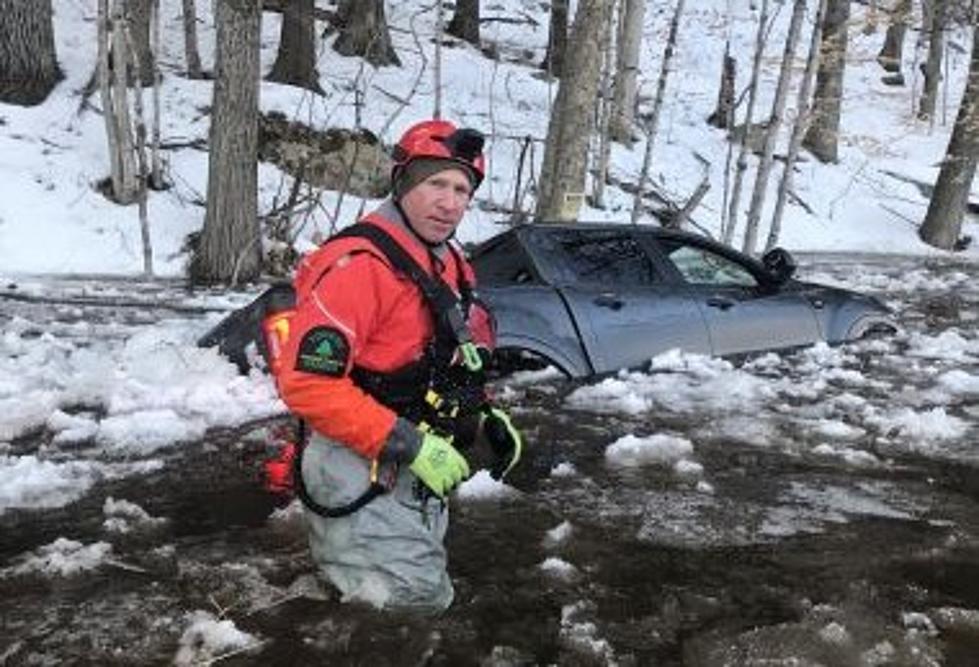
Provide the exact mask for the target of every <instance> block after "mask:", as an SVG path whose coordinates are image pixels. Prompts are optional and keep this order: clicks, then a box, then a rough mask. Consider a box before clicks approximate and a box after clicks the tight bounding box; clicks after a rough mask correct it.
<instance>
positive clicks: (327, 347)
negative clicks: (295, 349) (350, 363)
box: [296, 327, 350, 377]
mask: <svg viewBox="0 0 979 667" xmlns="http://www.w3.org/2000/svg"><path fill="white" fill-rule="evenodd" d="M349 356H350V344H349V343H347V338H346V336H344V335H343V333H342V332H341V331H339V330H338V329H331V328H328V327H316V328H314V329H310V330H309V331H307V332H306V335H305V336H303V339H302V342H300V343H299V354H298V355H297V357H296V370H297V371H306V372H307V373H317V374H319V375H329V376H331V377H342V376H343V374H344V373H345V372H346V370H347V359H348V357H349Z"/></svg>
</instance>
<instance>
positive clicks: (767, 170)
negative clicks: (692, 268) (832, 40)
mask: <svg viewBox="0 0 979 667" xmlns="http://www.w3.org/2000/svg"><path fill="white" fill-rule="evenodd" d="M805 13H806V0H794V4H793V5H792V19H791V20H790V21H789V33H788V35H786V37H785V52H784V53H783V55H782V66H781V68H780V69H779V73H778V83H777V84H775V100H774V101H773V102H772V113H771V115H770V116H769V117H768V127H766V128H765V140H764V144H763V146H762V152H761V158H760V160H759V161H758V171H757V172H756V173H755V183H754V186H753V188H752V191H751V204H750V206H749V207H748V219H747V223H746V224H745V232H744V243H743V244H742V248H741V249H742V251H743V252H746V253H748V254H754V252H755V244H756V242H757V239H758V223H759V222H760V221H761V211H762V208H763V207H764V206H765V194H766V192H767V191H768V177H769V175H770V174H771V171H772V156H773V155H774V154H775V142H776V140H777V139H778V133H779V130H781V129H782V117H783V116H784V115H785V100H786V98H787V97H788V93H789V81H790V80H791V78H792V64H793V62H794V61H795V48H796V45H797V44H798V43H799V33H800V32H802V18H803V16H804V15H805Z"/></svg>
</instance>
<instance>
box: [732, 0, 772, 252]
mask: <svg viewBox="0 0 979 667" xmlns="http://www.w3.org/2000/svg"><path fill="white" fill-rule="evenodd" d="M767 25H768V0H762V2H761V14H760V15H759V17H758V32H757V33H756V34H755V55H754V59H753V61H752V65H751V83H749V84H748V108H747V110H746V111H745V119H744V132H742V133H741V139H740V147H739V149H738V160H737V162H736V163H735V167H734V183H733V185H732V187H731V198H730V200H729V201H728V207H727V217H726V218H725V220H724V224H723V227H724V230H723V233H722V234H721V236H722V239H723V241H724V243H727V244H728V245H730V244H731V241H732V240H733V239H734V230H735V228H736V227H737V225H738V207H739V206H740V205H741V187H742V184H743V182H744V173H745V171H747V169H748V133H749V131H750V130H751V124H752V122H753V119H754V114H755V100H756V99H757V97H758V74H759V72H760V71H761V57H762V55H763V54H764V53H765V30H766V28H767Z"/></svg>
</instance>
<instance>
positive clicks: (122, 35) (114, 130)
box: [98, 0, 139, 204]
mask: <svg viewBox="0 0 979 667" xmlns="http://www.w3.org/2000/svg"><path fill="white" fill-rule="evenodd" d="M123 2H124V0H111V8H110V3H109V1H108V0H100V2H99V22H100V24H99V38H100V43H99V47H98V48H99V83H100V88H101V91H102V113H103V115H104V117H105V123H106V140H107V142H108V147H109V163H110V165H109V173H110V175H111V185H112V191H111V198H112V199H113V200H114V201H115V202H116V203H119V204H131V203H133V202H134V201H136V198H137V197H138V195H139V182H138V179H137V174H136V156H135V153H134V149H133V133H132V124H131V122H130V116H129V87H128V86H127V85H126V84H127V81H126V78H127V77H126V72H128V71H129V69H130V67H129V61H130V57H129V47H128V45H127V40H126V30H125V26H126V18H125V7H124V6H123Z"/></svg>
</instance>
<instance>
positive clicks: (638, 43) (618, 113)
mask: <svg viewBox="0 0 979 667" xmlns="http://www.w3.org/2000/svg"><path fill="white" fill-rule="evenodd" d="M645 11H646V3H645V0H622V7H621V9H620V10H619V30H618V40H617V46H618V48H617V49H616V67H615V85H614V90H615V98H614V100H613V102H612V125H611V137H612V139H613V140H615V141H617V142H619V143H621V144H624V145H625V146H628V147H630V148H631V147H632V144H633V143H634V142H635V137H634V135H633V129H632V126H633V123H634V120H635V118H634V116H635V110H636V81H637V78H638V76H637V75H638V74H639V50H640V48H641V47H642V26H643V15H644V14H645Z"/></svg>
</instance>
